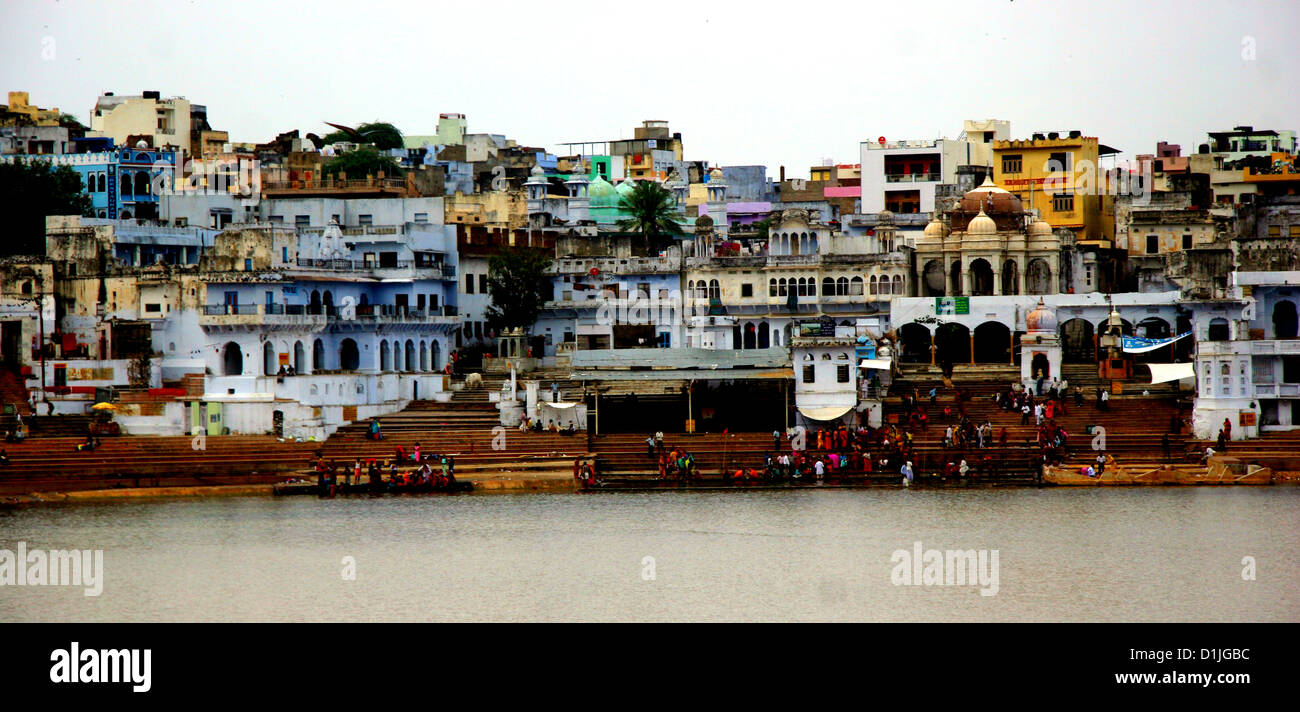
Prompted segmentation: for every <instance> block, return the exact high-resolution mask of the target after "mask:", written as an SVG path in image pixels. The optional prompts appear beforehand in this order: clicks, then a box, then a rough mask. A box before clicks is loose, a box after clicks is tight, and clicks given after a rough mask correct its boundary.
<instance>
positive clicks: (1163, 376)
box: [1147, 363, 1196, 385]
mask: <svg viewBox="0 0 1300 712" xmlns="http://www.w3.org/2000/svg"><path fill="white" fill-rule="evenodd" d="M1147 365H1148V366H1149V367H1150V368H1151V383H1152V384H1153V385H1154V384H1156V383H1164V382H1166V381H1178V380H1182V379H1184V378H1195V377H1196V368H1195V367H1193V366H1192V364H1190V363H1152V364H1147Z"/></svg>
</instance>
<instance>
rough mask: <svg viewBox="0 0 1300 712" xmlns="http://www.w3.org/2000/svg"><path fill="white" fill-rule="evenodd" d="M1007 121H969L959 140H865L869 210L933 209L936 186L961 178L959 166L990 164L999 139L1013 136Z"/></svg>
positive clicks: (864, 172)
mask: <svg viewBox="0 0 1300 712" xmlns="http://www.w3.org/2000/svg"><path fill="white" fill-rule="evenodd" d="M1010 132H1011V124H1010V123H1009V122H1007V121H1000V120H996V119H990V120H987V121H966V122H965V125H964V127H963V130H962V133H961V135H960V136H958V138H956V139H946V138H941V139H933V140H919V141H897V140H888V139H886V138H885V137H884V136H881V137H880V138H879V139H877V140H874V141H863V142H862V144H861V152H862V165H861V193H862V207H861V212H863V213H878V212H880V211H882V210H888V211H890V212H892V213H896V214H898V213H931V212H934V209H935V191H936V189H937V188H938V187H939V186H940V185H942V184H945V183H949V184H950V183H956V182H957V168H958V167H959V166H967V165H974V166H986V165H988V163H989V160H990V157H991V153H990V151H991V146H992V145H993V144H994V142H995V141H1003V140H1005V139H1007V138H1009V137H1010Z"/></svg>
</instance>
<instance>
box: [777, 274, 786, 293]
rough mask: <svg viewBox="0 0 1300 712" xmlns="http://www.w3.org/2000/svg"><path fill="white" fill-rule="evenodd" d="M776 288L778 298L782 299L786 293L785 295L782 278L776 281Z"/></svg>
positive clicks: (783, 278) (783, 279)
mask: <svg viewBox="0 0 1300 712" xmlns="http://www.w3.org/2000/svg"><path fill="white" fill-rule="evenodd" d="M776 286H777V296H779V297H784V296H786V293H785V277H782V278H781V279H779V280H777V282H776Z"/></svg>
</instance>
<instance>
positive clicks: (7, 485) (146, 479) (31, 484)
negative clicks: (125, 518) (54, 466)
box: [0, 471, 289, 496]
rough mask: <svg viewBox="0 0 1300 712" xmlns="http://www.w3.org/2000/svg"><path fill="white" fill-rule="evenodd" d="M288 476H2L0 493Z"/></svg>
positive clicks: (267, 480) (259, 480) (282, 475)
mask: <svg viewBox="0 0 1300 712" xmlns="http://www.w3.org/2000/svg"><path fill="white" fill-rule="evenodd" d="M288 475H289V473H288V471H279V472H268V473H234V474H213V475H195V474H193V473H169V474H158V475H145V476H137V477H132V476H116V475H96V474H83V475H76V476H63V477H42V478H39V479H34V480H7V479H3V478H0V495H3V496H13V495H23V494H31V493H49V492H79V491H84V490H111V489H122V488H128V487H130V488H139V487H203V486H217V485H249V484H275V483H277V482H282V481H284V479H285V478H286V477H287V476H288Z"/></svg>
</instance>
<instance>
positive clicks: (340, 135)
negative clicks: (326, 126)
mask: <svg viewBox="0 0 1300 712" xmlns="http://www.w3.org/2000/svg"><path fill="white" fill-rule="evenodd" d="M351 140H352V135H351V134H349V133H348V132H346V131H331V132H329V133H327V134H325V136H324V137H322V138H321V145H322V146H328V145H330V144H331V143H338V142H339V141H351Z"/></svg>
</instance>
